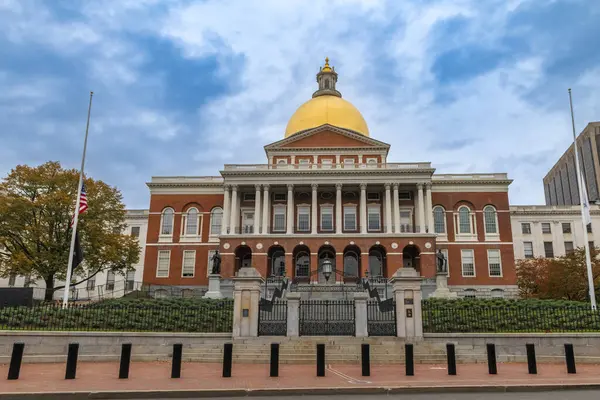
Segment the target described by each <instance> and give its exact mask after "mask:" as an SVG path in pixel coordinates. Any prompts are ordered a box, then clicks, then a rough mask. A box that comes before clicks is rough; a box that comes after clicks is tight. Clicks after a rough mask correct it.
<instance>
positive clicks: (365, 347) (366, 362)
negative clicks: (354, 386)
mask: <svg viewBox="0 0 600 400" xmlns="http://www.w3.org/2000/svg"><path fill="white" fill-rule="evenodd" d="M360 350H361V359H362V376H371V354H370V353H371V349H370V348H369V344H368V343H363V344H362V346H361V349H360Z"/></svg>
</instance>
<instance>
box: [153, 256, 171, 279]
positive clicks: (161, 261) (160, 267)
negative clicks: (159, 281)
mask: <svg viewBox="0 0 600 400" xmlns="http://www.w3.org/2000/svg"><path fill="white" fill-rule="evenodd" d="M170 264H171V250H159V251H158V261H157V263H156V277H157V278H168V277H169V266H170Z"/></svg>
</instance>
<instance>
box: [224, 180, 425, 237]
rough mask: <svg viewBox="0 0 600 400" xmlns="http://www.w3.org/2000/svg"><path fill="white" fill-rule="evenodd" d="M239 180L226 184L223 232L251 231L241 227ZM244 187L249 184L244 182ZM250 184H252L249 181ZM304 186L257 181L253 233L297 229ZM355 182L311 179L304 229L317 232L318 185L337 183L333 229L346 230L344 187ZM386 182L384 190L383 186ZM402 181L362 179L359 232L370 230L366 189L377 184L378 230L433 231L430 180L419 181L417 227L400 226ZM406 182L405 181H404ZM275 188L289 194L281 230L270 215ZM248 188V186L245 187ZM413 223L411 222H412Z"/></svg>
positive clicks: (386, 231) (319, 186)
mask: <svg viewBox="0 0 600 400" xmlns="http://www.w3.org/2000/svg"><path fill="white" fill-rule="evenodd" d="M240 186H241V185H239V184H225V185H224V199H223V222H222V226H221V234H222V235H227V234H237V233H250V232H242V230H240V229H239V228H240V217H241V216H240V203H241V201H242V195H241V190H240ZM243 186H244V187H245V186H246V185H243ZM247 186H248V187H251V184H248V185H247ZM300 186H302V187H305V186H307V185H305V184H296V185H295V184H293V183H288V184H285V185H273V184H254V220H253V224H252V227H251V228H252V232H251V234H253V235H260V234H262V235H266V234H272V233H279V234H286V235H291V234H294V233H295V225H296V223H295V221H296V217H297V216H296V207H295V204H294V200H295V199H294V197H295V196H294V195H295V189H296V188H297V187H300ZM356 186H357V185H356V184H343V183H330V184H329V183H321V184H318V183H312V184H310V191H311V203H310V230H308V231H307V232H302V233H305V234H309V233H310V234H312V235H316V234H317V233H318V227H319V203H318V199H319V188H321V187H328V188H330V187H334V188H335V218H334V221H333V231H332V232H331V233H335V234H343V233H344V228H343V221H344V218H343V198H342V194H343V189H344V188H346V187H352V188H355V187H356ZM382 186H383V190H381V187H382ZM400 186H401V184H399V183H384V184H366V183H359V184H358V187H359V192H360V195H359V196H360V200H359V207H358V208H359V210H358V216H357V223H358V225H359V226H358V228H359V229H358V232H354V233H360V234H367V233H369V229H368V226H369V221H368V209H367V190H368V189H372V188H377V190H379V191H380V192H381V193H382V194H383V196H384V197H383V198H382V199H380V201H379V204H380V205H381V207H382V213H381V224H382V225H383V226H382V227H381V228H380V229H378V230H376V233H379V234H381V233H386V234H398V233H426V232H433V210H432V200H431V183H430V182H423V183H417V184H416V189H417V190H416V191H415V194H416V196H415V197H416V199H415V200H416V201H414V228H413V229H411V230H410V231H408V232H407V231H405V230H403V229H401V217H400V199H399V187H400ZM402 186H406V185H404V184H403V185H402ZM274 188H277V189H282V188H285V189H286V191H287V196H286V200H285V206H286V207H285V208H286V215H285V222H286V226H285V230H284V231H282V232H272V227H271V216H272V213H273V210H272V206H271V194H272V191H273V189H274ZM246 192H248V190H246ZM411 225H412V223H411Z"/></svg>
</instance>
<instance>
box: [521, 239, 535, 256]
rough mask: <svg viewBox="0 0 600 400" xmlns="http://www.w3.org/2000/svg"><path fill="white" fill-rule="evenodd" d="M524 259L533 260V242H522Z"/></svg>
mask: <svg viewBox="0 0 600 400" xmlns="http://www.w3.org/2000/svg"><path fill="white" fill-rule="evenodd" d="M523 252H524V255H525V258H533V242H523Z"/></svg>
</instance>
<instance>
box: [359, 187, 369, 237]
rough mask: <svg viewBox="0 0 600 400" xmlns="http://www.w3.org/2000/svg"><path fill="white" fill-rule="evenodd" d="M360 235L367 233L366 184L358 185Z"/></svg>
mask: <svg viewBox="0 0 600 400" xmlns="http://www.w3.org/2000/svg"><path fill="white" fill-rule="evenodd" d="M360 233H367V184H366V183H361V184H360Z"/></svg>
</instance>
